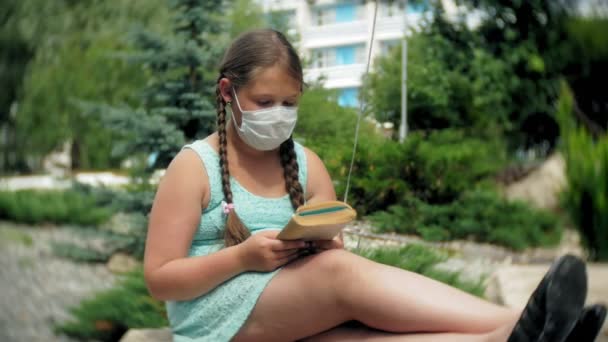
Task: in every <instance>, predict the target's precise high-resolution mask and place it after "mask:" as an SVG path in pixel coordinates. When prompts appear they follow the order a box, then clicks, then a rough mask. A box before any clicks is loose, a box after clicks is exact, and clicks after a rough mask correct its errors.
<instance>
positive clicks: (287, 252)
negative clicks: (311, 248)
mask: <svg viewBox="0 0 608 342" xmlns="http://www.w3.org/2000/svg"><path fill="white" fill-rule="evenodd" d="M299 253H300V250H299V249H289V250H283V251H278V252H275V256H276V257H277V259H278V260H281V259H285V258H290V257H291V256H293V255H294V254H296V255H297V254H299Z"/></svg>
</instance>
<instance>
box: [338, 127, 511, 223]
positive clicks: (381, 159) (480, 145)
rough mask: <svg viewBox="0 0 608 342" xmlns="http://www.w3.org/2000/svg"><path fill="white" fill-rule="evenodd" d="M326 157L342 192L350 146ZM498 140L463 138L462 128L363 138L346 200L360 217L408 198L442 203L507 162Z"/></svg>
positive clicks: (340, 192) (339, 194)
mask: <svg viewBox="0 0 608 342" xmlns="http://www.w3.org/2000/svg"><path fill="white" fill-rule="evenodd" d="M340 151H341V152H342V153H343V154H342V155H340V156H336V157H333V158H330V159H329V160H326V165H327V167H328V170H329V171H330V174H331V175H332V177H333V179H334V181H336V180H338V181H337V182H336V185H337V186H336V192H337V194H338V196H339V197H341V196H343V195H342V194H343V193H344V190H345V187H346V177H347V173H348V166H349V162H350V157H351V153H352V150H348V151H345V150H344V151H343V150H340ZM504 151H505V149H504V146H502V145H501V144H500V143H498V142H492V141H484V140H482V139H480V138H474V137H467V136H466V135H465V133H464V132H463V131H458V130H441V131H435V132H431V133H428V134H425V133H422V132H414V133H412V134H410V135H409V136H408V138H407V140H406V141H405V143H403V144H399V143H398V142H395V141H392V140H377V139H366V138H364V139H362V140H361V142H360V145H359V148H358V150H357V155H356V157H355V163H354V167H353V176H352V180H351V188H350V191H349V203H351V204H352V205H353V206H354V207H355V208H356V209H357V211H358V213H359V214H360V215H366V214H369V213H372V212H375V211H380V210H386V209H387V208H388V207H389V206H391V205H395V204H399V203H401V202H402V201H404V200H407V198H408V197H411V196H415V197H417V198H419V199H422V200H424V201H427V202H429V203H446V202H450V201H453V200H454V199H456V198H458V196H460V195H461V194H462V193H463V192H464V191H466V190H468V189H470V188H471V187H473V186H474V185H475V184H476V183H477V182H480V181H482V180H484V179H485V178H487V177H488V176H491V175H492V174H494V173H495V172H496V171H497V170H498V169H499V168H500V167H501V166H502V165H503V164H504V163H505V159H506V158H505V152H504Z"/></svg>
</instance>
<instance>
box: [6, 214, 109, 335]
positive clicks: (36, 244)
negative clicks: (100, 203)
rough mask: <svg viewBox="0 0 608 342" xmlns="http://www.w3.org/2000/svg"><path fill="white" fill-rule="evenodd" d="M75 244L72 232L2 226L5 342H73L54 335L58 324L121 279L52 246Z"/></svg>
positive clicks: (69, 230)
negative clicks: (65, 256)
mask: <svg viewBox="0 0 608 342" xmlns="http://www.w3.org/2000/svg"><path fill="white" fill-rule="evenodd" d="M75 240H78V234H75V232H74V230H73V229H71V228H65V227H63V228H62V227H52V226H49V227H45V226H42V227H36V228H33V227H31V226H26V225H16V224H12V223H6V222H0V255H1V257H0V289H2V290H1V293H2V296H1V297H0V341H3V342H12V341H19V342H21V341H72V340H71V339H69V338H67V337H65V336H56V335H54V333H53V330H52V328H53V324H54V323H59V322H64V321H65V320H71V319H72V317H71V316H70V314H69V312H68V309H69V308H70V307H73V306H76V305H78V303H79V302H80V301H81V300H82V299H84V298H88V297H90V296H91V295H92V294H93V293H95V292H97V291H99V290H104V289H108V288H110V287H112V285H113V284H114V283H115V280H116V276H115V275H113V274H112V273H110V272H109V271H108V270H107V268H106V266H105V265H100V264H83V263H75V262H73V261H71V260H67V259H62V258H59V257H56V256H54V255H53V253H52V251H51V242H53V241H75Z"/></svg>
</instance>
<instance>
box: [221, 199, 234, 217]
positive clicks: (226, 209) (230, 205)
mask: <svg viewBox="0 0 608 342" xmlns="http://www.w3.org/2000/svg"><path fill="white" fill-rule="evenodd" d="M222 210H223V211H224V214H226V215H228V214H229V213H230V210H234V203H226V201H222Z"/></svg>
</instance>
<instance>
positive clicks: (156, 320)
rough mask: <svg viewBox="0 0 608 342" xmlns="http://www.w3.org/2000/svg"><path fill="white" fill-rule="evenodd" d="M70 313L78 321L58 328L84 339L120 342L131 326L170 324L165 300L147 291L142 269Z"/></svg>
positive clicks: (142, 326) (60, 330)
mask: <svg viewBox="0 0 608 342" xmlns="http://www.w3.org/2000/svg"><path fill="white" fill-rule="evenodd" d="M70 312H71V314H72V315H73V316H74V318H75V320H73V321H69V322H66V323H62V324H60V325H57V326H56V327H55V331H56V332H57V333H62V334H65V335H68V336H70V337H73V338H77V339H81V340H97V341H118V340H119V339H120V337H121V335H122V334H124V333H125V332H126V331H127V330H128V329H132V328H161V327H165V326H167V325H168V324H169V323H168V321H167V314H166V312H165V308H164V305H163V303H162V302H160V301H157V300H155V299H154V298H152V297H150V295H149V294H148V289H147V288H146V284H145V282H144V277H143V270H141V269H138V270H136V271H134V272H132V273H129V274H127V275H126V276H125V278H124V279H122V281H121V282H120V283H119V284H118V285H117V286H116V287H115V288H112V289H110V290H107V291H104V292H101V293H98V294H97V295H95V297H94V298H92V299H87V300H84V301H82V302H81V303H80V305H79V306H77V307H74V308H71V309H70Z"/></svg>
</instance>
